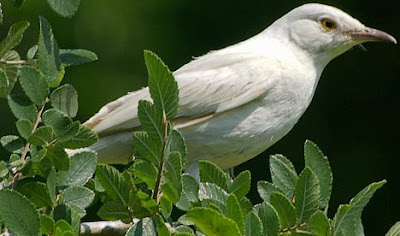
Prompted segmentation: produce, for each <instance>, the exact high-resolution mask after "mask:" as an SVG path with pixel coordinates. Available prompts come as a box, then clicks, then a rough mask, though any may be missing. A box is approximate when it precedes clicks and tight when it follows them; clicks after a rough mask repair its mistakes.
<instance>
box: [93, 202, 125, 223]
mask: <svg viewBox="0 0 400 236" xmlns="http://www.w3.org/2000/svg"><path fill="white" fill-rule="evenodd" d="M97 215H98V216H99V217H100V218H102V219H103V220H122V221H124V222H126V221H128V222H129V221H130V220H131V217H130V216H129V211H128V209H127V208H126V206H123V205H122V203H120V202H114V201H109V202H106V203H105V204H104V205H103V206H101V207H100V209H99V211H98V212H97Z"/></svg>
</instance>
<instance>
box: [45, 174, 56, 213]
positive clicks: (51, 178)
mask: <svg viewBox="0 0 400 236" xmlns="http://www.w3.org/2000/svg"><path fill="white" fill-rule="evenodd" d="M46 185H47V191H48V193H49V197H50V200H51V202H52V203H53V205H55V203H56V186H57V175H56V171H55V170H54V168H51V169H50V172H49V174H48V176H47V179H46Z"/></svg>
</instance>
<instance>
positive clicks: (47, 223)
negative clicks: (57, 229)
mask: <svg viewBox="0 0 400 236" xmlns="http://www.w3.org/2000/svg"><path fill="white" fill-rule="evenodd" d="M54 224H55V222H54V220H53V218H51V217H50V216H49V215H45V214H41V215H40V232H41V234H46V235H49V234H50V233H51V232H52V231H53V228H54Z"/></svg>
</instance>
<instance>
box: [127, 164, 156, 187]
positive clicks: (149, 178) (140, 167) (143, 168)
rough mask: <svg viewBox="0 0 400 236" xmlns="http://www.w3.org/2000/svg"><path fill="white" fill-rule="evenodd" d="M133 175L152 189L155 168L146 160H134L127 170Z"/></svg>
mask: <svg viewBox="0 0 400 236" xmlns="http://www.w3.org/2000/svg"><path fill="white" fill-rule="evenodd" d="M129 169H130V171H132V173H133V175H134V176H135V177H137V178H139V179H140V180H142V181H143V182H145V183H146V184H147V186H148V187H149V188H150V189H154V186H155V183H156V179H157V173H158V171H157V167H156V166H155V165H153V164H152V163H150V162H148V161H146V160H140V159H139V160H135V162H133V164H132V166H131V167H130V168H129Z"/></svg>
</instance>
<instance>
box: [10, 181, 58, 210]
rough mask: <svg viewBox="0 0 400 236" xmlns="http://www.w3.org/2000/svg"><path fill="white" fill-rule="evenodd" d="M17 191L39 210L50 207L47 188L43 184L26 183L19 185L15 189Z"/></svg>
mask: <svg viewBox="0 0 400 236" xmlns="http://www.w3.org/2000/svg"><path fill="white" fill-rule="evenodd" d="M17 191H18V192H20V193H22V194H23V195H24V196H25V197H27V198H29V199H30V200H31V201H32V202H33V203H34V204H35V205H36V206H37V207H39V208H40V207H50V206H52V202H51V200H50V197H49V194H48V191H47V186H46V184H44V183H41V182H28V183H24V184H20V185H18V187H17Z"/></svg>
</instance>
